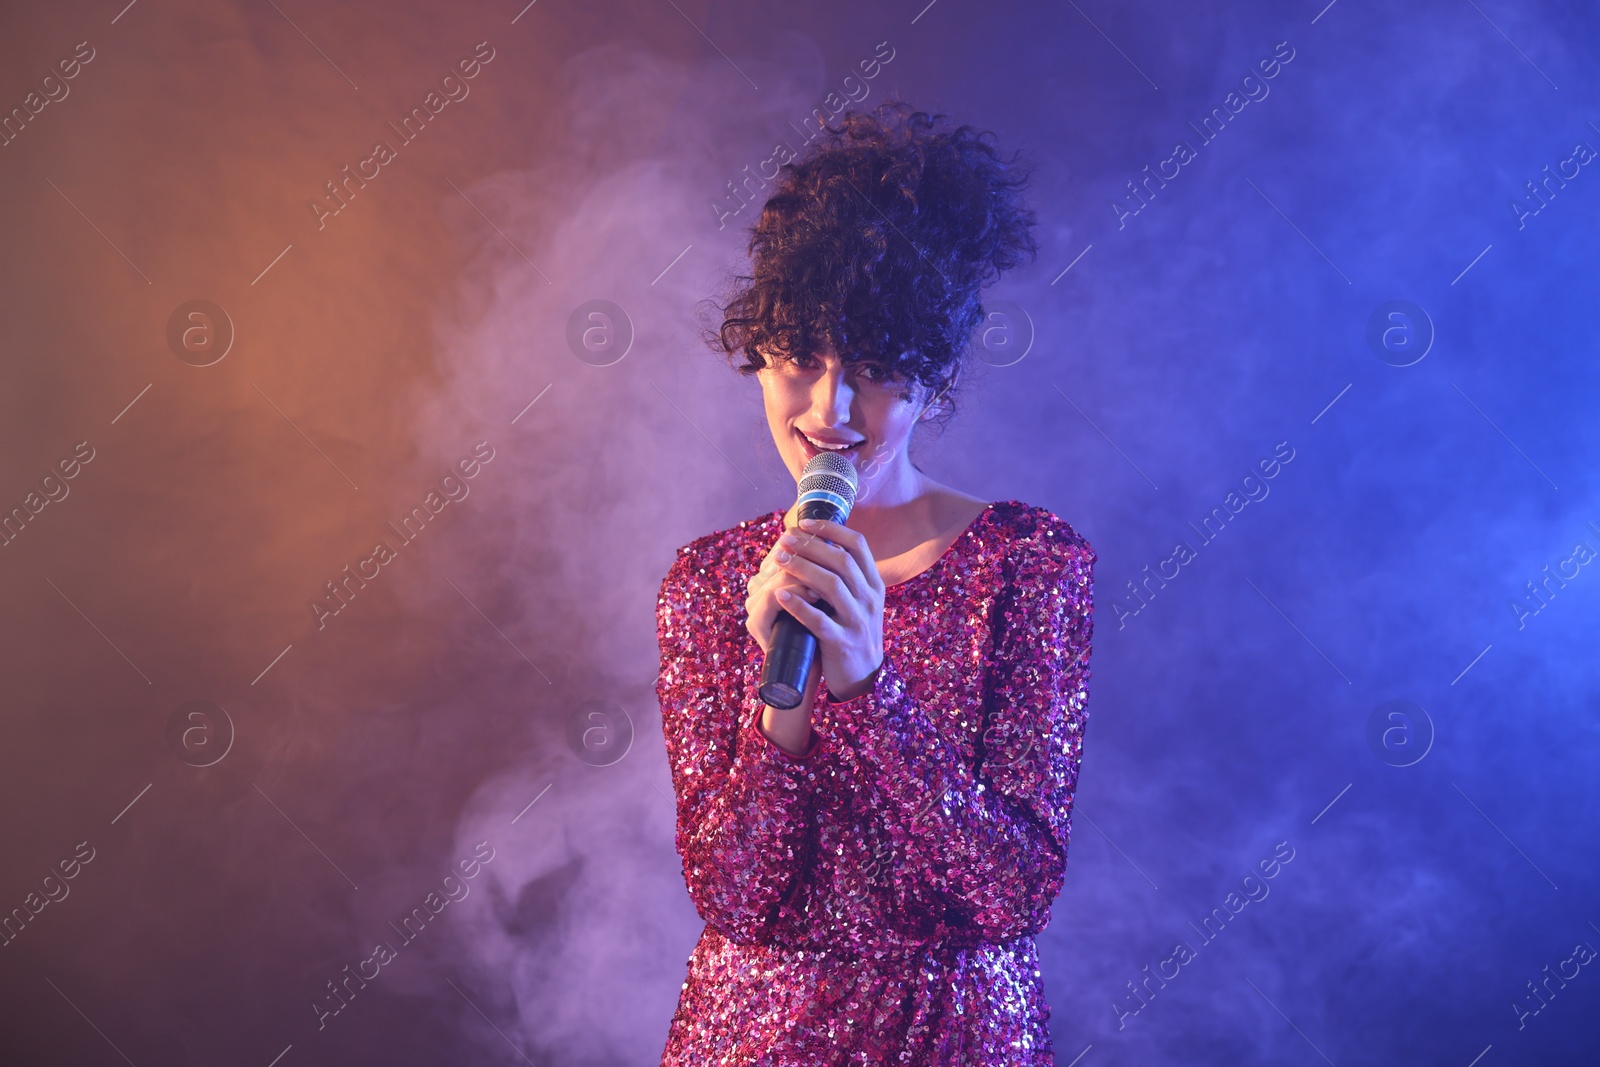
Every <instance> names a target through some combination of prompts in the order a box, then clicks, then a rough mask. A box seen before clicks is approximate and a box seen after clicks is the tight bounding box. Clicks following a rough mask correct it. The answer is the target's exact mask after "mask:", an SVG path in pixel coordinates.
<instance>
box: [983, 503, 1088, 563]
mask: <svg viewBox="0 0 1600 1067" xmlns="http://www.w3.org/2000/svg"><path fill="white" fill-rule="evenodd" d="M990 512H991V517H990V525H991V528H992V529H993V530H995V531H997V533H998V536H999V537H1000V539H1001V540H1003V541H1004V542H1005V543H1006V546H1007V555H1008V556H1009V557H1010V558H1012V559H1014V560H1018V561H1021V560H1024V559H1038V558H1055V559H1059V560H1062V561H1066V560H1069V559H1077V560H1082V561H1084V562H1087V563H1089V564H1093V563H1094V562H1095V558H1096V557H1095V550H1094V546H1093V545H1091V544H1090V543H1089V539H1088V538H1086V537H1084V536H1083V535H1082V534H1080V533H1079V532H1078V531H1077V530H1075V529H1073V527H1072V524H1071V523H1069V522H1068V521H1067V520H1066V519H1063V518H1061V517H1060V516H1059V515H1057V514H1056V513H1055V512H1053V511H1051V510H1049V509H1048V508H1042V507H1039V506H1038V505H1035V504H1026V503H1023V502H1022V501H1020V500H1000V501H996V502H995V503H994V504H992V505H991V506H990Z"/></svg>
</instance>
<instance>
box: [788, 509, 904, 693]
mask: <svg viewBox="0 0 1600 1067" xmlns="http://www.w3.org/2000/svg"><path fill="white" fill-rule="evenodd" d="M790 542H792V544H791V543H790ZM779 544H780V545H781V546H782V548H785V549H787V550H788V551H789V552H790V553H792V554H791V556H790V558H789V559H788V560H786V561H785V560H784V559H783V558H782V552H781V551H780V552H779V553H778V555H776V556H774V557H773V560H774V562H775V563H776V564H777V565H778V566H779V567H780V568H782V569H783V570H784V571H786V572H787V573H789V574H792V575H794V576H795V577H796V578H799V579H800V580H801V581H802V582H804V583H805V584H806V585H807V586H809V587H810V588H812V589H815V590H817V592H818V593H820V594H821V598H822V599H823V600H825V601H827V602H828V606H829V607H831V608H832V609H833V614H832V615H831V616H830V615H828V614H827V613H825V612H824V611H822V609H820V608H818V607H816V606H815V605H814V604H812V603H810V602H809V601H808V600H806V599H805V598H803V597H801V596H798V595H794V594H789V595H787V596H785V594H784V593H780V594H779V600H780V602H781V603H782V604H783V610H785V611H787V612H788V613H789V614H791V615H793V616H794V617H795V620H796V621H797V622H799V623H800V625H802V626H804V627H805V628H806V629H807V630H810V631H811V633H812V635H813V636H815V637H816V639H817V646H818V649H819V651H820V654H821V655H820V658H821V660H822V675H823V678H824V679H825V680H826V681H827V684H828V692H829V693H830V694H832V696H833V699H835V700H849V699H851V698H853V697H857V696H860V695H861V694H862V693H865V692H868V691H869V690H871V689H872V686H873V683H874V682H875V681H876V680H877V675H878V669H879V667H880V666H882V664H883V599H884V592H883V589H884V587H883V578H882V577H881V576H880V575H879V574H878V565H877V563H876V562H875V561H874V560H873V558H872V551H871V549H870V548H869V547H868V546H867V539H866V538H865V537H863V536H862V535H861V533H860V532H859V531H856V530H852V529H850V528H849V527H848V526H841V525H840V524H838V523H836V522H829V521H828V520H826V519H806V520H803V521H802V522H801V524H800V529H796V530H790V531H789V532H788V533H787V534H785V535H784V539H783V540H781V541H780V542H779ZM785 592H787V591H785Z"/></svg>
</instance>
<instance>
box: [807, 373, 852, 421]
mask: <svg viewBox="0 0 1600 1067" xmlns="http://www.w3.org/2000/svg"><path fill="white" fill-rule="evenodd" d="M853 396H854V393H853V392H852V391H851V389H850V386H849V384H848V383H847V382H846V381H845V380H844V368H843V367H842V366H833V367H829V368H828V369H827V370H826V371H824V372H823V374H822V376H821V377H820V378H818V379H817V384H816V387H815V389H814V390H813V393H812V397H811V403H812V407H813V409H814V410H815V411H816V412H817V413H818V414H819V415H820V416H822V418H823V421H824V423H825V424H826V425H828V426H834V425H837V424H838V423H842V422H849V421H850V401H851V399H852V397H853Z"/></svg>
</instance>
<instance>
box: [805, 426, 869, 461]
mask: <svg viewBox="0 0 1600 1067" xmlns="http://www.w3.org/2000/svg"><path fill="white" fill-rule="evenodd" d="M794 435H795V437H796V438H798V439H799V441H800V448H801V450H802V451H803V452H804V453H805V457H806V462H807V463H810V462H811V460H812V458H813V457H814V456H818V455H820V454H822V453H823V452H832V453H834V454H836V455H840V456H843V457H845V458H846V459H848V460H849V461H850V462H851V463H854V462H855V461H856V459H855V457H856V455H857V454H858V453H859V452H860V451H861V448H862V445H864V444H865V443H866V442H865V441H864V440H863V441H861V442H860V443H858V444H856V445H855V446H853V447H851V448H848V449H834V448H818V447H817V446H816V445H813V444H812V443H811V441H810V439H809V438H807V437H806V435H805V434H803V433H801V432H800V430H799V429H796V430H795V432H794Z"/></svg>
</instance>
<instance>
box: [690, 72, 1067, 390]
mask: <svg viewBox="0 0 1600 1067" xmlns="http://www.w3.org/2000/svg"><path fill="white" fill-rule="evenodd" d="M945 119H946V116H945V115H943V114H939V113H935V114H929V113H927V112H924V111H913V110H912V109H911V106H910V105H909V104H907V103H906V102H905V101H903V100H900V99H898V98H895V99H890V100H887V101H885V102H883V103H881V104H879V105H878V106H877V107H876V108H874V109H872V111H870V112H865V113H863V112H857V111H847V112H845V113H844V114H843V115H842V116H841V117H840V118H839V121H838V124H837V125H832V124H825V125H823V126H822V128H821V130H820V131H819V136H818V138H817V141H816V142H815V143H814V145H813V148H814V150H813V151H810V152H808V153H807V154H806V155H804V156H802V157H800V158H798V159H796V160H794V161H792V162H789V163H786V164H784V165H783V167H782V168H781V170H780V172H779V175H778V177H777V178H776V181H777V189H776V191H775V192H774V193H773V194H772V196H770V197H769V198H768V199H767V201H766V203H765V205H764V206H763V208H762V211H761V215H760V218H759V219H758V220H757V221H756V223H755V225H754V226H753V227H752V230H751V237H750V245H749V251H750V255H751V260H752V273H751V274H749V275H737V276H736V284H735V286H734V288H733V292H732V295H731V298H730V299H729V300H728V301H727V303H726V304H725V305H723V306H721V307H720V309H719V310H720V311H721V312H722V315H723V320H722V324H721V327H720V329H716V330H715V331H708V336H707V342H708V343H710V344H711V345H712V346H713V347H717V346H720V347H721V349H722V351H723V353H724V355H725V356H727V357H729V362H730V364H732V365H734V369H735V370H737V371H738V372H739V373H741V374H746V375H749V374H754V373H755V372H756V371H759V370H761V369H762V368H763V367H765V366H767V358H768V355H765V354H764V353H766V354H770V357H771V358H772V359H774V360H777V359H792V358H796V356H797V355H798V354H800V353H810V352H814V351H816V350H818V349H820V348H823V347H832V348H833V349H834V350H835V351H836V352H838V353H839V355H840V358H841V359H843V360H845V362H847V363H856V362H871V363H876V364H878V365H880V366H881V367H883V369H884V370H886V371H888V372H890V373H891V374H893V375H894V376H895V377H896V378H897V379H899V380H901V381H904V382H908V383H909V382H912V381H915V382H919V383H921V384H922V385H923V386H925V387H927V388H928V389H929V390H930V391H931V392H932V393H933V394H936V395H937V394H943V396H944V401H943V409H944V414H945V416H948V415H949V414H950V413H952V412H953V410H954V404H953V403H952V402H951V401H950V400H949V397H950V396H951V395H952V393H953V390H954V386H955V382H956V380H957V378H958V377H959V376H960V371H961V366H962V362H963V359H964V358H965V353H966V350H967V345H968V342H969V341H970V340H971V337H972V333H973V330H974V329H975V328H976V326H977V324H978V323H979V322H981V321H982V319H983V315H984V310H983V305H982V303H980V301H979V292H980V290H982V289H983V288H984V287H985V286H987V285H989V284H990V283H992V282H993V281H995V279H997V278H998V277H999V276H1000V273H1001V272H1002V271H1006V270H1009V269H1011V268H1012V267H1015V266H1017V265H1018V264H1019V263H1021V262H1023V260H1024V257H1025V256H1026V258H1027V259H1029V260H1032V259H1033V258H1035V257H1036V256H1037V255H1038V251H1039V249H1038V245H1037V243H1036V242H1035V241H1034V238H1033V234H1032V229H1033V227H1034V226H1035V225H1036V221H1035V217H1034V213H1033V210H1032V209H1031V208H1030V207H1028V206H1027V204H1026V203H1025V202H1024V200H1023V197H1022V190H1023V188H1024V187H1025V186H1026V184H1027V181H1028V177H1029V170H1028V168H1026V167H1025V166H1024V165H1022V164H1021V163H1019V157H1020V153H1018V154H1015V155H1013V156H1012V157H1011V159H1009V160H1007V159H1004V158H1002V157H1001V155H1000V154H999V152H998V151H997V150H996V148H995V147H994V145H993V144H992V143H990V142H991V141H992V140H993V139H994V134H993V133H989V132H982V133H980V132H978V131H977V130H975V129H973V127H971V126H960V127H958V128H956V129H954V130H949V129H947V128H946V126H947V123H945V121H944V120H945ZM824 342H825V343H826V344H824ZM735 353H742V354H743V356H744V362H743V363H737V362H736V360H737V356H736V355H735ZM908 395H909V393H908Z"/></svg>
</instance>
